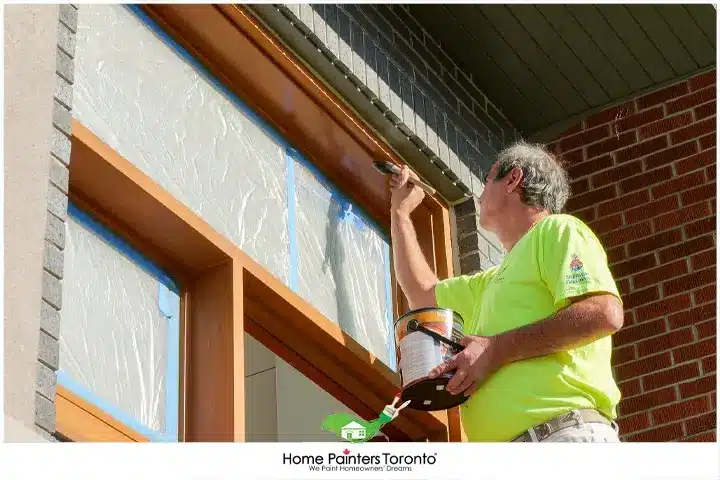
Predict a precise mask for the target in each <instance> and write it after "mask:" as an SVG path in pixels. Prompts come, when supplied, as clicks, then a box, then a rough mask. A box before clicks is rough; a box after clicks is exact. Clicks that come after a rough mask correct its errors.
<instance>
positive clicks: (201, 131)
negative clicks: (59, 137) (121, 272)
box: [73, 5, 395, 368]
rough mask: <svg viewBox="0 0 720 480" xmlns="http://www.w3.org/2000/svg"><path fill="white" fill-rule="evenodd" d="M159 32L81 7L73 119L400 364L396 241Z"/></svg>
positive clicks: (111, 12) (118, 13) (130, 18)
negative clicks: (393, 265) (395, 327)
mask: <svg viewBox="0 0 720 480" xmlns="http://www.w3.org/2000/svg"><path fill="white" fill-rule="evenodd" d="M158 35H159V36H158ZM162 36H163V34H162V33H158V32H154V31H152V30H151V28H149V27H148V26H146V25H145V24H144V23H143V21H142V20H141V19H139V18H137V17H136V16H135V15H134V14H133V13H131V12H130V11H128V10H126V9H125V8H124V7H122V6H119V5H88V6H87V8H83V9H81V10H80V15H79V20H78V35H77V49H76V63H75V65H76V83H75V89H74V91H75V100H74V106H73V107H74V110H73V113H74V115H75V116H76V117H77V119H78V120H79V121H80V122H82V123H83V124H84V125H86V126H87V127H88V128H90V129H91V130H92V131H93V132H94V133H95V134H97V135H98V136H99V137H100V138H102V139H103V140H104V141H105V142H106V143H108V144H109V145H110V146H111V147H112V148H114V149H115V150H117V151H118V152H119V153H120V154H121V155H123V156H124V157H126V158H127V159H128V160H130V161H131V162H133V163H134V164H135V165H136V166H138V168H140V169H141V170H143V171H144V172H145V173H147V174H148V175H149V176H150V177H151V178H153V180H155V181H156V182H158V183H159V184H160V185H161V186H162V187H164V188H165V189H166V190H168V191H169V192H170V193H171V194H172V195H173V196H174V197H175V198H177V199H178V200H180V201H181V202H183V203H184V204H186V205H187V206H188V207H190V208H191V209H192V210H193V211H195V212H196V213H197V214H198V215H200V216H201V217H202V218H203V219H204V220H206V221H207V222H208V223H209V224H210V225H211V226H212V227H214V228H215V229H216V230H218V231H219V232H220V233H222V234H224V235H226V236H227V237H228V238H230V239H231V240H232V241H234V242H235V243H236V244H237V245H238V246H240V247H241V248H242V249H243V250H244V251H246V252H247V253H248V254H249V255H250V256H251V257H253V258H254V259H255V260H257V261H259V262H260V263H261V264H263V265H264V266H265V267H266V268H268V269H269V271H270V272H272V273H273V274H275V275H276V276H277V277H278V278H280V279H282V280H283V281H284V282H285V283H286V284H287V285H289V286H290V287H291V288H292V289H293V290H295V291H296V292H298V294H299V295H301V296H302V297H303V298H305V299H307V300H308V301H309V302H310V303H311V304H312V305H313V306H314V307H316V308H317V309H318V310H319V311H321V312H322V313H323V314H325V315H326V316H327V317H328V318H330V319H331V320H333V321H335V322H337V323H338V324H339V325H340V326H341V328H342V329H343V330H344V331H346V332H347V333H348V334H349V335H351V336H352V337H353V338H355V339H356V340H357V341H358V342H359V343H360V344H361V345H363V346H364V347H365V348H366V349H368V350H369V351H370V352H372V353H373V354H374V355H375V356H377V357H378V358H379V359H381V360H382V361H383V362H384V363H386V364H387V365H388V366H390V367H391V368H395V354H394V347H393V344H394V339H393V334H392V331H391V323H390V313H389V308H390V292H389V291H388V290H389V288H390V283H389V278H388V274H389V253H388V251H389V246H388V243H387V241H386V240H385V239H384V238H383V237H382V235H381V234H379V233H378V231H377V230H376V229H375V228H373V227H371V226H370V225H369V224H368V223H367V222H364V221H362V220H361V219H360V218H361V217H360V216H358V215H356V214H355V213H356V212H353V213H350V214H347V212H348V209H350V208H351V207H350V204H348V203H347V202H346V201H344V200H343V199H341V198H340V197H339V196H338V195H337V194H335V193H333V191H334V189H332V188H330V187H328V186H327V185H325V184H323V182H322V181H321V180H320V176H319V175H316V174H315V173H313V172H311V171H309V170H308V169H307V168H305V167H304V166H303V165H304V164H305V162H304V161H302V160H301V159H300V157H299V156H297V155H295V154H294V153H286V151H287V152H293V151H292V149H291V148H289V145H287V143H286V142H285V141H284V140H283V139H281V138H280V137H278V136H277V135H276V134H274V133H270V130H269V129H268V128H267V127H266V126H265V125H264V124H263V122H262V121H260V120H259V119H258V118H257V117H256V116H255V115H254V114H253V113H252V112H250V111H249V110H248V109H247V107H245V106H244V105H242V103H241V102H239V101H238V100H237V99H236V98H235V97H234V96H232V95H230V94H227V92H225V91H224V90H223V91H221V90H218V88H219V87H217V86H214V85H213V84H212V83H211V81H209V80H208V79H206V78H205V77H203V76H202V75H201V74H200V73H199V70H198V68H197V66H196V65H195V64H194V61H193V60H192V59H191V58H190V57H189V56H188V54H187V52H185V51H183V50H178V51H173V50H172V49H171V47H170V46H168V45H167V44H166V43H164V41H163V39H162V38H160V37H162ZM164 40H165V41H169V40H168V39H167V38H164ZM169 42H170V44H172V41H169ZM343 212H345V213H343Z"/></svg>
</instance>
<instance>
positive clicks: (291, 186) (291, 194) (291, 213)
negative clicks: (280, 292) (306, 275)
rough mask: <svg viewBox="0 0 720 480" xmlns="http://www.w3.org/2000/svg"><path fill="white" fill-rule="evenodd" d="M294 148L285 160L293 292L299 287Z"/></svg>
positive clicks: (290, 277)
mask: <svg viewBox="0 0 720 480" xmlns="http://www.w3.org/2000/svg"><path fill="white" fill-rule="evenodd" d="M293 152H294V150H292V149H286V151H285V160H286V161H287V204H288V237H289V243H290V272H289V274H290V275H289V279H288V280H289V285H288V286H289V287H290V290H292V291H293V292H297V289H298V275H299V274H298V261H299V257H298V255H299V254H298V247H297V212H296V208H295V206H296V204H297V203H296V202H297V199H296V198H295V159H294V158H293Z"/></svg>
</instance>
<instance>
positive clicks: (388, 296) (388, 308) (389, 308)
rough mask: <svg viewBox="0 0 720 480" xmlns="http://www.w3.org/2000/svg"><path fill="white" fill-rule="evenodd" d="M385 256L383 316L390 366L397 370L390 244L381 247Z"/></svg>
mask: <svg viewBox="0 0 720 480" xmlns="http://www.w3.org/2000/svg"><path fill="white" fill-rule="evenodd" d="M383 256H384V257H385V317H386V319H387V325H388V331H389V332H390V347H391V350H390V365H388V366H389V367H390V368H392V370H393V371H397V358H396V357H397V355H396V353H395V326H394V325H393V303H392V277H391V275H390V245H388V244H387V243H386V244H385V248H384V249H383Z"/></svg>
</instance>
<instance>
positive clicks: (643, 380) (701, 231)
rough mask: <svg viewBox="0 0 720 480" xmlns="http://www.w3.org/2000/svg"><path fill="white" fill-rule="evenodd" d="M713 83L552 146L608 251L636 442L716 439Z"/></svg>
mask: <svg viewBox="0 0 720 480" xmlns="http://www.w3.org/2000/svg"><path fill="white" fill-rule="evenodd" d="M715 89H716V73H715V72H714V71H713V72H709V73H706V74H702V75H698V76H696V77H694V78H691V79H689V80H687V81H683V82H679V83H677V84H675V85H672V86H670V87H667V88H664V89H662V90H659V91H656V92H653V93H650V94H648V95H645V96H642V97H640V98H636V99H633V100H631V101H629V102H626V103H623V104H622V105H619V106H616V107H613V108H610V109H608V110H605V111H603V112H601V113H599V114H597V115H593V116H591V117H589V118H587V119H585V120H584V121H583V122H581V123H579V124H578V125H576V126H575V127H573V128H571V129H570V130H568V131H567V132H566V133H565V134H564V135H563V136H562V137H561V138H559V139H558V140H557V141H556V142H554V143H553V144H551V148H552V149H553V150H554V151H556V152H558V153H560V154H561V155H562V157H563V158H564V160H565V161H566V162H567V167H568V171H569V173H570V176H571V178H572V189H573V195H572V197H571V198H570V200H569V201H568V204H567V210H568V211H569V213H573V214H575V215H577V216H579V217H580V218H582V219H583V220H585V221H586V222H588V224H589V225H590V227H592V228H593V230H594V231H595V232H596V233H597V234H598V235H599V237H600V239H601V241H602V242H603V244H604V245H605V247H606V249H607V251H608V256H609V260H610V263H611V269H612V271H613V274H614V275H615V278H616V280H617V282H618V284H619V287H620V289H621V290H622V294H623V299H624V303H625V326H624V327H623V329H622V330H621V331H620V332H619V333H617V334H616V335H615V337H614V338H615V348H614V360H613V363H614V368H615V375H616V378H617V380H618V382H619V385H620V388H621V390H622V392H623V400H622V403H621V404H620V415H621V417H620V421H619V423H620V426H621V428H622V432H623V437H624V439H626V440H628V441H672V440H680V439H684V440H692V441H710V440H712V441H714V440H715V438H716V432H715V428H716V420H715V419H716V408H717V407H716V405H717V394H716V391H717V384H716V376H715V375H716V374H715V365H716V321H717V320H716V303H715V295H716V288H715V284H716V268H715V258H716V251H715V249H716V243H717V235H716V230H715V222H716V218H715V215H716V211H715V208H716V207H715V201H716V198H715V197H716V185H715V176H716V171H715V165H716V150H715V148H716V147H715V135H716V112H715V95H716V92H715Z"/></svg>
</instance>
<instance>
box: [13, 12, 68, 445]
mask: <svg viewBox="0 0 720 480" xmlns="http://www.w3.org/2000/svg"><path fill="white" fill-rule="evenodd" d="M76 18H77V10H76V9H75V8H74V7H73V6H71V5H61V6H59V7H58V6H56V5H10V6H8V7H7V8H6V14H5V101H6V104H5V105H6V107H5V139H6V143H5V145H6V146H5V259H6V264H5V265H6V267H5V319H4V321H5V335H4V337H5V343H4V348H5V379H4V380H5V399H4V400H5V418H6V423H5V425H6V431H5V434H6V440H8V441H42V440H52V439H53V438H52V437H51V436H50V434H52V433H54V432H55V405H54V400H55V385H56V378H55V370H56V369H57V359H58V341H57V338H58V331H59V309H60V307H61V305H60V301H59V299H60V297H61V278H62V266H63V257H62V248H63V244H64V218H65V215H66V213H65V211H66V206H67V196H66V192H67V182H68V170H67V164H68V162H69V160H70V142H69V140H68V138H67V135H68V134H69V133H70V114H69V111H68V108H69V106H70V105H71V103H72V93H71V92H72V88H71V83H72V60H71V56H72V51H73V49H74V46H73V41H72V28H73V25H74V23H73V22H74V19H76ZM53 96H54V97H55V98H54V99H53ZM41 298H42V300H41Z"/></svg>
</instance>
